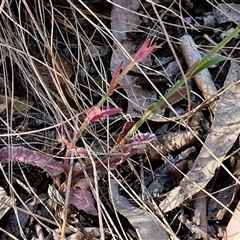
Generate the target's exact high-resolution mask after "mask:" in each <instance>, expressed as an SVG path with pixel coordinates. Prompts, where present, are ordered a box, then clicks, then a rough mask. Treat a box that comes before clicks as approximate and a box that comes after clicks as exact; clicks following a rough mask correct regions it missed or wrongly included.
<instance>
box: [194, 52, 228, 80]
mask: <svg viewBox="0 0 240 240" xmlns="http://www.w3.org/2000/svg"><path fill="white" fill-rule="evenodd" d="M225 59H226V58H225V57H224V56H217V57H214V58H211V59H209V60H208V61H207V62H204V63H203V64H201V62H200V64H199V65H198V67H197V68H196V69H195V71H194V70H193V71H192V73H191V78H192V77H194V76H196V75H197V74H198V73H200V72H201V71H202V70H204V69H206V68H209V67H211V66H212V65H214V64H217V63H219V62H222V61H224V60H225Z"/></svg>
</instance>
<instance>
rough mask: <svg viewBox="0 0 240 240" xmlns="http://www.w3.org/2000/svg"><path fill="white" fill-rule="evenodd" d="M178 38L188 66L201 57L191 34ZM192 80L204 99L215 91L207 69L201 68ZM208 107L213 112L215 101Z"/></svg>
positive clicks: (215, 107) (214, 110) (215, 105)
mask: <svg viewBox="0 0 240 240" xmlns="http://www.w3.org/2000/svg"><path fill="white" fill-rule="evenodd" d="M180 40H181V41H182V44H181V45H180V50H181V52H182V54H183V56H184V59H185V61H186V63H187V65H188V67H189V68H190V67H191V66H193V64H194V63H196V62H197V61H198V60H200V59H201V58H202V57H201V55H200V53H199V51H198V49H197V47H196V44H195V42H194V40H193V39H192V37H191V36H189V35H184V36H182V37H181V38H180ZM194 80H195V82H196V84H197V86H198V88H199V90H200V91H201V92H202V94H203V96H204V98H205V99H209V98H211V97H212V96H214V95H215V94H216V93H217V88H216V87H215V84H214V82H213V80H212V76H211V74H210V72H209V71H208V69H204V70H202V71H201V72H200V73H199V74H197V75H196V76H195V77H194ZM210 108H211V110H212V112H213V114H214V113H215V112H216V110H217V101H216V102H213V103H212V104H211V105H210Z"/></svg>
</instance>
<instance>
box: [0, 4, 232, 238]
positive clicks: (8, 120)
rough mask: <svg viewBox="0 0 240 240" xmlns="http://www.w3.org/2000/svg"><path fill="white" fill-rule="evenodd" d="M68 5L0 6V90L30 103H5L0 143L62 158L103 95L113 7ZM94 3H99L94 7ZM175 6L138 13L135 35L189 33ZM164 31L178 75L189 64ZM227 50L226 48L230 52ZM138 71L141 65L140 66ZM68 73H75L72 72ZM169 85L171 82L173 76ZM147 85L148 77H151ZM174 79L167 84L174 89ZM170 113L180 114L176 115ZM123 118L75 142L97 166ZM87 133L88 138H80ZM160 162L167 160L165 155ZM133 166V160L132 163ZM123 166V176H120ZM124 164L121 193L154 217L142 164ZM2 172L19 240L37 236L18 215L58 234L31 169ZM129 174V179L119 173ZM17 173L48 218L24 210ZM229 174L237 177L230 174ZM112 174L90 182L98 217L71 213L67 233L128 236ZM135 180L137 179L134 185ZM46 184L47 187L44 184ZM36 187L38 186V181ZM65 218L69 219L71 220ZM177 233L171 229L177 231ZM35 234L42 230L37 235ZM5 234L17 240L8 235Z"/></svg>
mask: <svg viewBox="0 0 240 240" xmlns="http://www.w3.org/2000/svg"><path fill="white" fill-rule="evenodd" d="M55 2H57V1H55ZM59 2H61V1H59ZM62 2H65V1H62ZM67 2H68V3H66V2H65V3H66V6H64V5H65V4H60V3H59V4H57V3H53V2H51V1H44V0H41V1H38V0H35V1H26V0H19V1H16V3H15V2H12V3H9V2H8V1H3V3H4V7H3V8H1V16H0V18H1V23H0V24H1V28H0V29H1V30H0V31H1V37H0V54H1V75H0V76H1V79H2V80H3V83H1V85H0V86H1V93H4V94H5V96H6V99H7V98H9V97H10V98H13V99H14V98H16V97H19V99H20V101H23V100H26V101H28V102H29V105H31V103H34V104H33V106H32V107H31V110H30V111H25V112H21V113H17V112H16V111H15V110H14V106H13V102H11V104H8V105H7V109H6V113H5V114H2V116H1V118H0V120H1V121H0V125H1V129H0V130H1V134H0V136H1V139H2V145H24V146H27V147H28V148H31V149H34V150H37V151H44V152H45V153H47V154H50V155H52V156H53V157H54V158H55V159H58V160H59V161H62V159H63V157H64V153H65V151H66V148H65V147H66V146H65V145H64V144H65V143H66V141H68V142H71V140H72V138H73V136H74V134H76V133H77V132H78V131H79V128H80V126H81V124H82V122H83V120H84V117H83V116H84V114H85V111H86V110H87V109H88V108H89V107H90V106H92V105H94V104H96V103H97V102H98V100H99V99H100V98H101V96H102V95H103V94H104V93H105V90H106V88H107V86H108V82H109V79H110V76H111V74H112V73H111V71H110V61H111V51H112V52H113V53H114V49H113V48H112V45H113V42H114V41H116V38H115V36H114V35H113V34H112V33H111V31H110V23H111V22H110V21H111V19H110V15H109V14H110V9H111V4H110V3H108V4H107V3H106V4H104V5H103V10H102V11H98V9H94V4H92V5H91V6H93V8H92V9H91V8H89V7H88V5H87V4H85V3H83V2H82V1H79V2H78V1H67ZM214 4H215V3H214ZM96 6H99V5H97V3H96ZM179 9H180V11H178V12H177V11H176V12H174V11H173V10H170V9H168V8H167V7H166V8H165V13H164V12H163V13H162V15H160V14H159V15H158V16H157V17H156V15H155V14H153V12H148V8H147V7H146V6H143V10H142V12H141V13H139V14H141V16H142V17H143V16H144V19H145V21H146V22H149V23H152V25H151V26H152V27H151V28H147V27H142V28H141V29H140V30H139V32H141V36H142V37H143V38H145V37H146V36H149V37H152V38H155V39H156V40H157V41H161V39H162V38H163V32H160V30H159V29H160V27H161V28H162V31H163V27H164V26H165V27H169V26H170V27H171V28H172V29H174V28H182V29H183V31H185V32H186V33H187V32H192V31H193V30H194V27H193V26H191V25H188V24H187V23H186V22H185V20H184V18H183V14H186V10H184V8H181V7H180V8H179ZM169 12H171V14H173V15H175V16H178V17H179V21H180V23H181V26H175V25H174V24H172V23H170V22H166V21H165V20H164V18H163V16H164V15H165V14H167V13H169ZM190 17H191V16H190ZM162 19H163V20H162ZM133 28H136V29H137V28H138V26H133ZM195 30H196V29H195ZM210 30H211V29H210ZM159 32H160V33H159ZM165 34H166V36H165V37H166V39H167V42H166V43H164V44H165V45H167V44H169V46H171V47H172V50H173V52H172V54H173V56H174V57H175V58H176V61H177V62H178V67H179V69H180V72H181V73H184V72H185V71H186V67H185V66H184V64H183V63H182V62H181V61H180V60H179V59H178V53H176V49H177V48H176V45H177V44H178V43H179V39H178V38H176V37H175V36H174V35H171V34H172V33H170V34H169V33H168V32H165ZM117 44H118V43H117ZM136 44H139V42H137V43H136ZM136 48H137V46H136ZM201 48H202V49H205V48H206V46H205V45H202V46H201ZM227 50H228V51H229V49H227ZM231 50H232V51H234V50H236V48H235V47H233V48H232V49H231ZM102 51H109V53H107V54H106V53H102ZM61 53H63V54H65V56H66V57H67V59H68V60H66V59H65V60H66V61H67V62H69V63H66V65H63V66H61V65H62V63H61V61H59V55H61ZM125 55H127V53H125ZM71 67H72V70H71ZM139 67H140V69H141V68H143V67H142V66H141V65H140V66H139ZM148 70H149V72H151V73H154V72H156V70H155V69H152V68H151V67H149V69H148ZM68 71H69V72H70V73H69V72H68ZM71 71H73V72H72V74H71ZM216 76H217V75H216ZM169 80H171V81H172V79H169ZM148 81H151V80H150V79H149V78H148ZM171 81H170V82H169V85H171ZM155 89H156V91H157V93H158V94H159V95H162V93H161V91H160V90H159V88H155ZM119 96H121V97H122V99H121V100H120V101H123V100H124V99H126V100H128V98H127V96H126V95H124V94H123V93H122V92H121V91H120V92H119ZM107 104H108V105H110V106H111V105H116V101H115V99H114V96H113V99H110V98H109V101H108V103H107ZM139 108H140V106H139ZM174 112H175V113H176V114H178V113H177V112H176V111H175V110H174ZM19 116H21V117H19ZM18 118H19V119H18ZM124 119H127V120H129V119H131V116H128V115H124V114H123V115H122V117H121V118H120V117H119V119H115V120H114V119H110V120H106V121H100V122H99V123H97V124H93V125H91V126H90V127H89V128H88V130H87V131H86V133H84V134H85V135H84V136H82V139H80V140H79V141H78V144H79V145H83V146H84V147H85V148H86V149H87V150H88V151H89V152H90V153H91V154H92V155H94V157H96V158H97V159H99V161H101V159H102V158H103V156H105V155H107V154H108V153H109V152H110V151H111V147H112V146H113V143H114V141H115V140H114V139H116V135H117V132H119V129H121V126H122V124H121V121H124ZM162 121H168V119H162ZM150 124H151V123H150ZM175 124H176V125H175V126H174V127H175V128H176V126H178V127H179V128H180V126H184V125H185V126H187V128H188V129H189V130H190V131H191V130H192V129H191V126H188V118H184V119H181V118H180V119H179V118H178V120H177V121H176V123H175ZM118 125H119V126H118ZM192 131H193V130H192ZM193 132H194V131H193ZM85 136H87V137H86V138H85ZM160 154H161V153H160ZM72 158H74V159H77V157H76V156H72ZM163 158H164V159H166V157H164V156H163ZM166 161H167V159H166ZM130 163H131V161H129V164H130ZM133 163H134V161H133ZM130 166H131V165H130ZM124 167H125V170H126V168H127V169H128V171H125V172H124ZM124 167H122V168H121V169H120V173H118V174H119V175H118V181H119V182H120V184H121V185H122V187H124V188H125V190H126V192H127V196H128V197H130V198H131V199H132V200H134V202H135V203H134V204H135V205H136V206H143V208H146V209H148V211H149V212H151V214H152V216H158V214H160V213H159V211H156V209H155V208H154V205H151V204H150V205H147V204H146V202H147V201H145V199H143V198H142V197H141V196H140V194H139V193H138V192H136V189H134V184H138V185H139V186H140V182H141V181H140V176H139V172H138V171H137V170H136V168H137V169H138V168H139V166H137V164H135V163H134V164H133V165H132V166H131V167H132V169H131V171H129V165H128V166H127V165H124ZM142 167H143V166H142ZM1 170H2V173H1V175H2V176H3V177H4V178H5V183H6V186H2V187H4V188H5V189H7V191H8V193H9V196H11V197H14V198H16V199H17V204H10V205H9V206H10V207H11V208H12V209H13V211H14V212H15V216H16V217H17V223H18V226H17V228H19V231H20V235H21V237H22V239H30V238H28V237H30V236H31V239H37V238H32V237H33V235H34V233H33V232H34V231H32V230H31V231H32V232H31V231H30V232H31V233H30V234H29V235H28V236H27V234H26V232H25V229H22V226H21V219H19V218H18V213H20V212H24V213H27V214H29V216H31V218H30V222H31V221H34V222H38V223H39V224H40V229H41V228H42V229H46V230H47V231H48V232H49V233H51V234H52V236H55V235H54V234H56V232H58V234H60V232H61V228H62V219H61V217H62V216H61V212H57V211H53V210H52V209H54V208H52V206H49V203H48V202H47V201H46V198H47V197H44V196H42V195H40V193H39V192H41V191H42V190H43V192H44V191H45V192H44V193H45V194H46V189H47V187H46V186H39V185H37V186H34V184H33V182H31V180H29V179H30V178H29V176H28V174H30V172H31V171H32V168H30V169H28V166H27V167H26V166H19V167H16V166H15V165H14V164H13V163H12V162H10V163H9V164H8V166H7V168H6V167H4V168H3V167H1ZM16 170H17V173H16ZM121 171H122V172H121ZM126 173H127V174H128V175H127V176H124V174H126ZM18 174H19V176H21V177H20V179H21V180H20V181H21V182H22V185H23V186H24V188H25V191H24V192H25V193H24V194H25V195H27V198H29V199H32V200H34V201H40V202H42V204H43V205H44V206H45V208H46V209H48V212H49V214H50V215H51V216H52V217H51V218H49V219H51V220H49V219H48V220H47V219H46V217H41V216H39V214H38V212H37V211H35V210H34V209H31V208H29V204H27V203H26V199H27V198H26V196H25V198H24V197H23V196H22V195H23V194H22V193H21V191H22V189H23V187H19V188H17V186H18V184H17V182H16V181H17V180H16V179H18ZM34 174H37V175H38V176H35V178H33V180H32V181H37V180H38V178H40V177H41V174H42V172H41V173H40V174H39V173H37V172H36V173H34ZM121 174H122V176H121ZM230 174H231V176H232V177H233V178H235V177H234V176H233V174H232V173H230ZM110 176H112V177H114V176H116V173H115V174H113V173H112V172H109V177H104V178H103V179H101V181H100V183H99V177H98V176H97V175H95V176H94V183H95V184H94V185H93V184H92V183H91V184H90V186H91V189H92V192H93V195H94V197H95V199H96V202H97V207H98V211H99V215H98V219H96V218H93V219H91V217H89V218H88V217H87V216H86V215H85V216H83V217H81V216H80V215H76V217H73V219H74V220H76V221H78V223H74V224H72V226H74V227H72V228H73V229H71V231H72V232H74V231H79V229H80V231H82V232H84V231H85V230H84V228H86V229H87V226H88V225H90V226H91V223H92V226H98V225H99V226H100V230H99V231H100V233H101V234H102V236H104V235H105V236H107V237H109V236H111V237H112V239H125V238H126V239H127V238H129V239H130V237H129V235H128V232H127V233H126V231H125V230H123V227H122V226H121V224H122V219H120V218H119V216H118V215H117V212H116V209H114V208H113V207H112V204H111V201H110V200H109V199H108V197H109V195H108V186H109V182H108V181H109V179H110ZM42 178H46V175H43V176H42ZM115 178H116V177H115ZM133 179H135V181H136V182H134V183H133ZM137 179H138V180H137ZM47 181H48V183H49V184H51V183H50V181H49V180H47ZM89 181H90V180H89ZM40 182H41V184H43V183H42V180H41V181H40ZM99 184H100V185H101V186H100V185H99ZM129 185H130V186H129ZM19 189H20V190H19ZM39 189H40V191H39ZM26 192H27V193H26ZM43 192H41V193H43ZM123 192H124V191H123ZM206 194H207V195H208V196H209V197H210V198H213V196H212V193H208V192H206ZM41 197H42V198H41ZM23 199H24V200H23ZM151 201H152V199H151ZM6 204H7V203H6ZM63 204H64V202H63ZM154 204H155V203H154ZM156 206H157V205H155V207H156ZM175 213H176V215H177V214H178V213H177V212H175ZM170 215H171V214H170ZM68 217H69V218H70V216H68ZM158 217H159V216H158ZM87 221H89V223H87ZM94 221H95V222H98V224H96V223H95V222H94ZM162 221H163V219H162ZM84 224H85V226H84V227H83V225H84ZM34 225H36V224H34ZM70 225H71V224H67V228H66V229H67V230H69V229H70V228H71V226H70ZM164 226H165V229H166V231H167V232H169V233H170V234H172V239H174V238H175V239H176V235H175V234H174V233H173V230H172V229H171V227H170V226H169V225H168V223H167V222H165V223H164ZM176 229H177V228H176V227H174V231H176ZM1 230H2V231H4V230H3V229H1ZM67 230H66V231H67ZM44 231H45V230H44ZM69 231H70V230H69ZM40 235H41V234H40V233H39V235H38V236H40ZM127 235H128V236H127ZM9 237H10V238H12V239H17V238H16V237H14V236H10V234H9ZM107 237H106V239H107ZM18 239H19V238H18ZM39 239H40V238H39ZM56 239H57V237H56ZM109 239H110V237H109Z"/></svg>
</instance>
